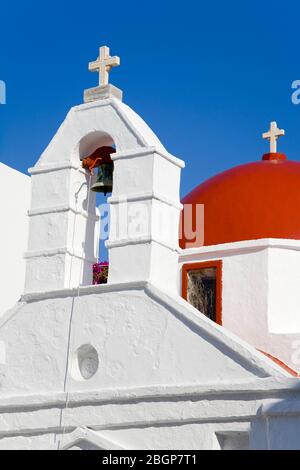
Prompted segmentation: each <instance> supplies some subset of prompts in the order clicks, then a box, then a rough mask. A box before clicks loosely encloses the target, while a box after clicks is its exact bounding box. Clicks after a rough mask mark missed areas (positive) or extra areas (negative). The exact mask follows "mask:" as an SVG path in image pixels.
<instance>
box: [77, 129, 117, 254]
mask: <svg viewBox="0 0 300 470" xmlns="http://www.w3.org/2000/svg"><path fill="white" fill-rule="evenodd" d="M101 147H113V148H116V146H115V143H114V140H113V138H112V137H111V136H110V135H109V134H107V133H106V132H103V131H94V132H91V133H89V134H87V135H86V136H85V137H83V138H82V139H81V140H80V142H79V144H78V148H77V159H79V160H80V161H83V159H85V158H87V157H89V156H90V155H92V154H93V153H94V152H95V151H96V150H97V149H100V148H101ZM77 161H78V160H77ZM85 171H86V182H87V186H88V187H92V186H93V184H94V183H95V182H96V180H97V174H98V169H97V168H95V170H94V175H93V176H91V177H90V175H89V171H88V170H85ZM108 196H109V194H108V195H104V194H102V193H94V192H93V191H90V195H89V200H90V207H91V204H95V207H96V213H97V214H98V216H99V217H100V220H99V223H98V224H96V225H95V227H94V232H95V252H96V253H97V258H98V260H99V261H100V262H105V261H108V252H107V249H106V247H105V241H106V240H107V239H108V235H109V215H110V214H109V204H108V203H107V197H108ZM84 204H86V201H85V202H84V201H83V206H84ZM83 208H84V207H83Z"/></svg>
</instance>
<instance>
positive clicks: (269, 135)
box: [262, 121, 285, 153]
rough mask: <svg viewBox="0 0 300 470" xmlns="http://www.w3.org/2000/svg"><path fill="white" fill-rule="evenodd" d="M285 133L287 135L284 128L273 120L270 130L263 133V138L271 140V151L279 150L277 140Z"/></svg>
mask: <svg viewBox="0 0 300 470" xmlns="http://www.w3.org/2000/svg"><path fill="white" fill-rule="evenodd" d="M283 135H285V131H284V129H279V128H278V127H277V122H276V121H272V122H271V124H270V130H269V131H268V132H264V133H263V135H262V137H263V139H267V140H269V141H270V153H276V152H277V140H278V139H279V137H282V136H283Z"/></svg>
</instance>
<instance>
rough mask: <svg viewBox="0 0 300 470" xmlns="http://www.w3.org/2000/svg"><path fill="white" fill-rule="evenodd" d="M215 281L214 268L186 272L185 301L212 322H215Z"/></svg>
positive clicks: (215, 273)
mask: <svg viewBox="0 0 300 470" xmlns="http://www.w3.org/2000/svg"><path fill="white" fill-rule="evenodd" d="M216 279H217V269H216V268H202V269H195V270H191V271H189V272H188V285H187V301H188V302H189V303H190V304H191V305H193V307H195V308H197V309H198V310H199V311H200V312H201V313H204V315H206V316H207V317H208V318H210V319H211V320H213V321H216V317H217V312H216V310H217V308H216V307H217V306H216V303H217V302H216V291H217V282H216Z"/></svg>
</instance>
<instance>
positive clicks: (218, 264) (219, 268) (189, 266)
mask: <svg viewBox="0 0 300 470" xmlns="http://www.w3.org/2000/svg"><path fill="white" fill-rule="evenodd" d="M205 268H216V321H215V323H217V324H218V325H222V320H223V319H222V274H223V261H222V260H215V261H203V262H198V263H186V264H183V265H182V271H181V273H182V275H181V295H182V297H183V298H184V300H186V301H188V300H187V289H188V273H189V272H190V271H197V270H199V269H205Z"/></svg>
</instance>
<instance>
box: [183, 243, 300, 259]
mask: <svg viewBox="0 0 300 470" xmlns="http://www.w3.org/2000/svg"><path fill="white" fill-rule="evenodd" d="M266 248H280V249H283V250H295V251H300V240H291V239H282V238H261V239H258V240H246V241H241V242H232V243H222V244H220V245H210V246H200V247H197V248H186V249H181V250H180V252H179V260H180V261H187V260H189V259H190V258H192V259H193V260H194V259H195V257H196V256H197V255H199V257H201V256H202V255H210V256H222V255H228V254H235V253H236V254H239V253H249V252H255V251H260V250H264V249H266Z"/></svg>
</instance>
